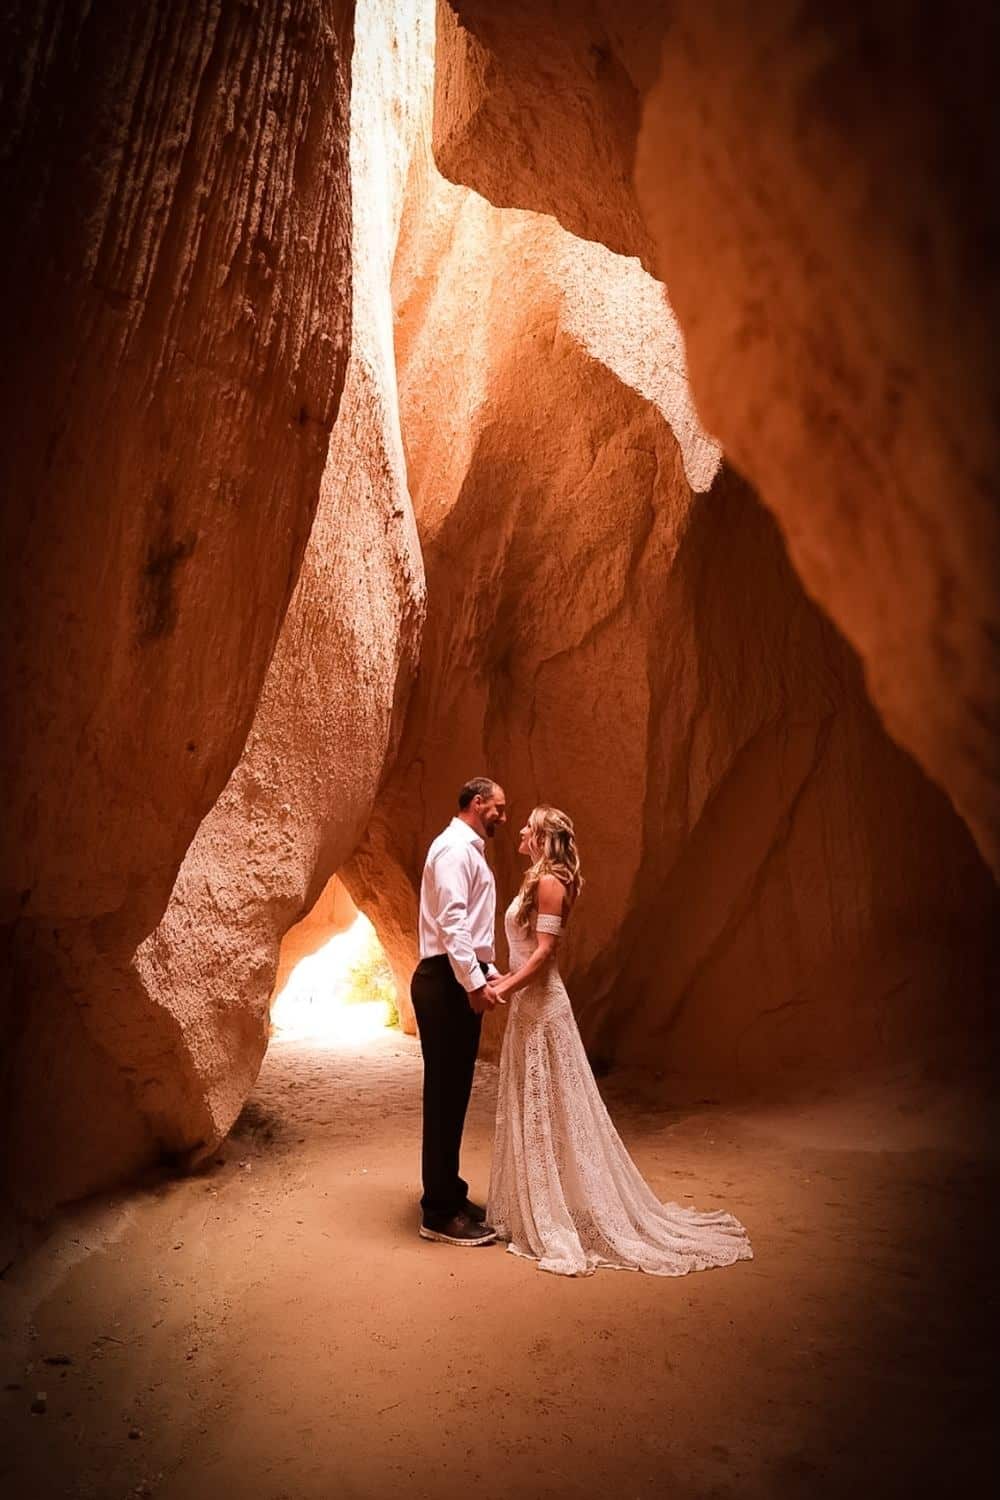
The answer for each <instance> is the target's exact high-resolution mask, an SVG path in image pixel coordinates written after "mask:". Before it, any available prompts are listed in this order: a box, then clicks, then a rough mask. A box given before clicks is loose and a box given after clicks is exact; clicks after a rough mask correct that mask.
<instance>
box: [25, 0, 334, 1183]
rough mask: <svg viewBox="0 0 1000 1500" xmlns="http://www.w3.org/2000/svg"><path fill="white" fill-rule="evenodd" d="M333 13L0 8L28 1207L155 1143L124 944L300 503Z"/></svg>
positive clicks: (279, 604) (267, 633) (284, 588)
mask: <svg viewBox="0 0 1000 1500" xmlns="http://www.w3.org/2000/svg"><path fill="white" fill-rule="evenodd" d="M352 11H353V7H352V5H351V4H350V3H348V0H282V3H281V4H278V3H274V0H262V3H261V4H260V5H257V6H254V7H253V8H252V9H248V8H247V7H246V6H245V5H242V4H240V3H238V0H221V3H220V0H213V3H208V0H167V3H165V4H160V5H156V6H153V7H149V6H146V7H144V6H123V5H120V4H117V3H114V0H96V3H93V4H91V3H86V4H84V3H82V0H81V3H71V4H62V3H60V4H56V3H54V0H51V3H44V4H34V3H33V4H31V5H26V4H21V5H14V6H8V7H7V9H6V14H5V25H6V27H7V28H8V30H7V35H6V36H5V41H4V46H3V49H2V57H3V64H2V66H3V69H4V77H3V89H2V97H3V121H2V127H0V136H2V167H3V176H4V197H5V203H6V205H7V211H8V216H9V220H10V223H11V225H12V226H16V229H15V230H13V231H12V232H11V233H9V234H7V235H5V236H4V240H3V276H4V285H5V286H6V287H7V288H8V289H9V299H8V310H7V313H6V315H5V334H6V336H7V344H6V357H5V360H4V362H3V367H2V372H0V379H2V382H3V390H2V400H3V407H4V410H5V412H6V413H7V415H8V418H9V419H11V420H10V435H9V436H8V437H7V438H6V439H5V443H4V446H3V458H2V463H3V474H2V478H0V488H2V491H3V495H4V508H3V521H2V533H0V551H2V555H3V559H4V569H5V575H6V581H5V586H4V589H3V591H2V596H3V616H4V618H3V630H2V632H0V634H2V641H3V644H2V666H0V682H2V697H3V708H2V715H3V720H4V725H5V736H4V744H3V751H2V756H3V758H2V761H0V772H2V775H3V781H4V784H5V786H6V787H7V788H8V791H9V794H10V795H9V800H8V805H7V808H6V814H5V818H4V843H3V858H2V861H0V867H2V871H3V884H2V890H0V917H2V920H3V921H4V922H5V923H7V924H9V925H8V927H7V929H6V932H7V936H6V943H5V946H6V950H7V956H8V965H7V969H8V974H9V982H10V990H9V993H8V995H7V996H6V1004H5V1006H4V1017H5V1019H4V1023H3V1028H2V1030H3V1038H2V1039H3V1041H4V1042H5V1044H6V1045H5V1051H6V1053H7V1057H8V1067H7V1069H6V1070H5V1076H4V1080H3V1081H4V1095H5V1103H6V1108H7V1109H8V1110H9V1111H10V1113H11V1115H12V1131H11V1133H12V1148H13V1149H12V1155H13V1156H14V1157H16V1158H17V1159H18V1170H19V1173H20V1175H21V1180H22V1183H24V1184H26V1185H27V1187H26V1191H27V1192H29V1193H30V1194H34V1195H36V1196H37V1197H38V1198H39V1199H41V1200H45V1199H48V1198H50V1197H51V1196H61V1195H65V1194H66V1193H75V1192H80V1191H84V1190H85V1189H86V1188H88V1187H89V1186H92V1185H93V1184H94V1183H96V1182H99V1181H106V1180H109V1179H111V1178H114V1177H115V1176H116V1175H119V1174H120V1173H121V1172H122V1171H125V1170H128V1169H129V1168H130V1167H132V1166H134V1165H135V1164H137V1163H138V1162H141V1161H144V1160H147V1159H148V1158H149V1156H150V1155H151V1153H153V1152H155V1151H156V1150H157V1149H158V1143H157V1140H156V1138H155V1127H151V1125H150V1122H149V1118H148V1115H147V1113H146V1110H145V1106H144V1102H143V1099H142V1095H141V1085H142V1075H143V1072H144V1070H145V1069H147V1068H148V1067H149V1066H151V1065H156V1066H159V1067H160V1069H161V1070H165V1071H167V1072H169V1071H170V1068H171V1061H170V1059H171V1057H172V1056H173V1054H174V1053H175V1052H176V1051H177V1050H181V1051H183V1050H184V1048H185V1047H186V1046H187V1045H188V1042H187V1040H185V1039H183V1038H182V1037H181V1035H180V1026H179V1022H178V1017H177V1014H176V1013H175V1012H173V1011H172V1009H171V1006H170V1004H169V1003H167V1004H165V1005H163V1006H160V1005H158V1004H156V1003H151V1002H150V1001H149V1000H146V999H144V1000H143V1002H142V1003H141V1004H140V1005H138V1006H136V1005H135V1003H134V996H133V994H132V991H131V988H130V985H129V982H128V979H127V969H128V964H129V961H130V958H131V955H132V953H133V951H134V948H135V945H136V943H137V942H138V941H139V940H140V939H141V938H142V937H143V936H144V935H145V934H146V933H147V932H148V931H149V930H150V928H151V927H152V926H153V925H154V924H155V922H156V921H157V918H158V916H159V914H160V912H161V911H162V909H163V906H164V904H165V902H166V900H167V897H168V895H169V892H170V888H171V885H172V883H173V879H174V875H175V873H176V870H177V867H178V865H179V863H180V861H181V858H182V856H183V854H184V851H185V849H186V848H187V846H188V844H189V843H190V841H191V838H192V835H193V834H194V832H195V829H196V828H197V826H198V823H199V822H200V820H201V818H202V817H203V816H204V814H205V813H206V812H207V810H208V809H209V808H210V807H211V805H212V803H213V802H214V800H215V798H216V797H217V795H218V793H219V792H220V790H221V789H222V787H223V785H224V784H225V781H226V778H227V777H228V775H229V773H230V771H231V769H232V767H233V764H234V763H235V761H236V760H237V759H238V757H239V754H240V750H241V747H242V745H243V742H244V740H245V738H246V733H247V729H248V727H249V724H250V720H251V716H252V715H253V713H254V710H255V708H256V705H257V700H258V697H259V694H260V690H261V684H262V682H263V679H264V674H265V672H266V670H267V667H268V663H269V661H270V659H271V655H272V652H273V650H274V646H275V641H276V639H277V635H278V630H279V627H280V625H281V621H282V618H283V616H284V613H285V609H286V607H287V604H288V600H289V597H290V595H291V591H292V588H293V586H294V584H295V580H296V576H297V574H298V570H299V566H300V563H301V559H302V555H303V549H304V547H305V543H306V539H307V537H308V536H309V532H310V527H311V523H312V518H313V513H314V511H315V509H316V504H317V500H318V496H319V486H320V478H321V475H322V472H323V465H324V462H325V459H326V452H327V444H328V437H329V432H330V428H331V424H332V423H333V420H334V417H335V415H336V411H337V405H338V400H339V396H340V391H341V387H342V384H343V380H344V373H345V366H346V359H347V352H348V349H347V345H348V332H349V316H350V274H351V267H350V189H349V180H348V160H347V102H348V95H347V80H346V75H345V60H346V57H347V55H348V54H349V51H350V45H351V17H352ZM137 1088H138V1090H139V1092H137ZM95 1098H100V1099H101V1101H102V1103H101V1107H100V1109H94V1108H93V1105H92V1101H93V1100H94V1099H95Z"/></svg>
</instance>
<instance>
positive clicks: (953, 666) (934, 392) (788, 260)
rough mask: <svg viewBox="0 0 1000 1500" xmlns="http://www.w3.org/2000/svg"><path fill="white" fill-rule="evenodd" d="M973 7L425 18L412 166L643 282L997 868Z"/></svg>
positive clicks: (880, 705) (697, 7)
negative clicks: (431, 164)
mask: <svg viewBox="0 0 1000 1500" xmlns="http://www.w3.org/2000/svg"><path fill="white" fill-rule="evenodd" d="M997 40H998V22H997V17H996V10H995V7H991V6H988V5H986V4H985V3H976V4H972V5H968V6H963V7H961V8H960V9H959V11H957V12H956V11H955V10H954V8H953V7H950V6H945V5H944V4H943V3H933V4H929V5H925V6H902V7H900V6H889V7H874V8H873V7H871V6H867V5H863V4H861V3H860V0H849V3H846V4H842V5H839V6H836V7H831V6H828V5H822V4H820V3H818V0H816V3H813V0H809V3H807V4H804V5H798V4H796V5H792V4H789V3H787V0H764V3H760V4H756V5H754V6H752V7H748V6H746V5H742V4H737V3H735V0H707V3H706V0H678V3H676V4H672V5H670V6H664V5H660V4H654V3H652V0H623V3H617V0H616V3H614V4H611V3H610V0H585V3H583V4H575V3H569V0H511V3H510V4H505V5H503V6H496V5H493V4H491V3H489V0H442V4H441V7H440V27H439V51H438V87H437V100H436V117H435V149H436V156H437V160H438V163H439V165H440V167H441V169H442V171H443V172H444V173H445V175H447V176H448V177H450V178H452V179H453V180H454V181H456V182H463V183H466V184H468V185H469V186H471V187H473V188H475V189H477V190H478V191H479V192H481V193H482V194H484V195H485V196H486V197H488V198H489V199H490V200H491V201H492V202H494V203H497V204H502V205H506V206H517V207H523V208H530V209H536V210H540V211H544V212H548V213H551V214H554V215H555V216H556V217H557V218H558V219H559V220H560V221H561V222H562V223H563V224H564V225H565V226H566V227H567V228H569V229H570V230H572V231H573V232H574V233H575V234H578V235H581V236H585V237H588V238H594V239H598V240H601V241H603V242H604V243H605V244H607V245H608V246H610V247H611V248H613V249H615V250H617V251H621V252H624V253H628V254H635V255H639V256H641V257H642V259H643V261H644V263H645V264H646V265H647V266H649V267H650V268H651V269H652V270H653V271H654V273H655V274H656V275H657V276H658V277H659V278H660V279H661V280H662V281H663V282H664V283H665V284H666V286H667V287H668V288H669V290H670V296H671V301H672V303H673V305H674V307H675V309H676V311H677V315H678V318H679V320H680V323H681V326H682V327H683V329H684V333H685V338H686V341H687V348H688V357H689V364H690V372H691V383H692V388H693V391H694V396H695V399H696V402H697V406H698V410H699V412H700V415H701V417H702V420H703V421H704V423H705V425H706V427H707V428H708V430H709V431H711V432H712V433H713V434H715V436H716V437H717V438H718V439H719V440H720V441H721V443H722V445H723V447H724V449H725V451H726V453H727V455H728V457H729V458H730V460H731V461H732V462H733V463H734V464H735V465H736V466H737V467H738V468H739V469H740V470H741V472H742V473H743V474H745V475H746V476H747V478H749V479H750V480H751V481H752V483H753V484H754V486H755V487H756V489H757V491H758V492H759V494H760V496H761V498H762V499H763V501H764V503H765V504H766V505H767V506H768V507H769V508H770V509H771V510H772V512H773V513H774V515H775V517H776V518H777V520H778V522H779V525H780V527H781V531H782V534H783V536H784V539H785V541H786V544H787V546H788V550H789V554H790V556H791V559H792V562H793V564H794V566H795V568H796V571H797V572H798V574H799V576H800V578H801V579H802V581H803V584H804V585H805V588H806V590H807V591H808V593H809V594H810V595H811V596H812V597H813V598H815V599H816V600H818V601H819V603H820V604H821V605H822V607H823V608H824V610H825V611H826V612H827V613H828V614H829V616H830V618H831V619H832V620H834V622H835V623H836V624H837V625H838V627H839V628H840V629H841V631H842V632H843V633H844V635H845V636H846V637H847V639H848V640H849V641H850V642H851V644H852V645H853V646H854V647H855V649H856V650H857V652H858V653H859V656H860V659H861V662H862V665H863V670H864V674H865V680H866V683H867V687H868V690H869V693H870V695H871V698H872V701H873V702H874V704H875V706H876V708H877V709H878V712H879V714H880V715H881V717H882V719H883V721H884V723H885V725H886V727H887V728H888V730H889V732H890V734H891V735H892V736H893V737H894V738H895V739H896V740H897V741H898V742H899V743H900V744H902V745H904V746H906V747H907V749H909V750H910V751H911V752H912V753H913V754H914V755H915V757H916V758H917V759H918V760H919V761H920V762H921V764H922V765H923V766H924V768H925V770H927V772H928V773H929V774H930V775H931V776H932V777H933V778H934V780H936V781H937V782H938V783H939V784H940V785H941V786H942V787H944V788H945V790H946V791H947V792H948V794H949V796H950V797H951V798H952V800H953V802H954V803H955V806H956V807H957V808H958V809H959V811H960V812H961V814H962V816H963V817H964V818H965V819H966V821H967V823H968V824H969V826H970V828H971V829H972V830H973V833H974V834H975V837H976V839H977V841H978V842H979V845H980V848H981V849H982V850H983V852H984V854H985V855H986V857H987V859H988V860H990V861H991V862H992V864H993V866H994V868H995V869H996V868H997V866H998V863H1000V789H998V783H1000V774H998V773H1000V765H998V750H997V744H998V736H997V729H998V720H1000V690H998V675H1000V674H998V664H997V639H998V635H1000V619H998V613H1000V606H998V591H997V588H996V579H997V576H998V574H1000V517H998V512H997V506H996V501H995V493H994V491H995V483H996V479H995V476H996V473H997V469H998V457H1000V455H998V448H997V423H996V400H997V389H998V379H997V356H996V342H995V339H994V337H993V332H992V330H993V328H994V327H995V325H996V322H997V313H998V310H1000V309H998V305H997V282H996V276H995V270H994V267H993V256H994V254H995V247H996V244H997V242H998V227H1000V226H998V223H997V215H998V200H997V195H996V193H995V192H994V191H993V190H992V185H991V177H992V163H993V162H994V161H995V156H996V145H997V128H996V111H995V109H994V107H993V89H994V79H993V68H992V59H993V58H994V57H995V56H996V52H997Z"/></svg>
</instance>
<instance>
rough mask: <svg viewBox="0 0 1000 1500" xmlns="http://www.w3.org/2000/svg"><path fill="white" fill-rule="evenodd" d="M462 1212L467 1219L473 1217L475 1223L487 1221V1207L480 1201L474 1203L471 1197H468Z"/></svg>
mask: <svg viewBox="0 0 1000 1500" xmlns="http://www.w3.org/2000/svg"><path fill="white" fill-rule="evenodd" d="M461 1212H462V1213H463V1214H464V1215H465V1217H466V1218H467V1219H471V1220H472V1222H473V1224H485V1223H486V1210H485V1208H483V1207H482V1206H481V1205H480V1204H478V1203H473V1202H472V1199H471V1198H466V1200H465V1202H464V1203H463V1204H462V1208H461Z"/></svg>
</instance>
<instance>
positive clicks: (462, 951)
mask: <svg viewBox="0 0 1000 1500" xmlns="http://www.w3.org/2000/svg"><path fill="white" fill-rule="evenodd" d="M506 820H507V807H506V802H505V799H504V794H503V788H502V787H500V786H498V785H497V783H496V782H495V781H493V780H491V778H490V777H488V776H477V777H475V778H474V779H473V780H472V781H467V782H466V784H465V786H463V788H462V790H461V791H460V792H459V794H458V814H457V816H455V817H454V818H452V820H451V822H450V823H449V824H448V827H447V828H446V829H445V830H444V832H443V833H440V834H438V836H437V838H436V839H435V840H434V842H433V844H431V847H430V849H429V850H428V852H427V861H426V863H425V865H424V874H423V880H422V881H421V884H420V963H419V964H418V965H417V968H416V970H415V972H414V975H413V979H412V982H411V984H410V994H411V995H412V997H413V1009H414V1011H415V1012H416V1016H417V1025H418V1026H419V1028H420V1050H421V1052H422V1053H423V1057H424V1134H423V1152H422V1167H423V1186H424V1193H423V1197H422V1198H421V1200H420V1207H421V1210H422V1222H421V1226H420V1234H421V1236H422V1237H423V1238H424V1239H425V1240H444V1241H445V1243H446V1244H449V1245H489V1244H491V1243H492V1242H493V1241H494V1240H495V1239H496V1233H495V1231H494V1230H492V1229H489V1228H488V1227H487V1225H486V1211H485V1209H483V1208H481V1207H480V1206H479V1205H478V1204H476V1203H470V1201H469V1188H468V1184H467V1183H466V1182H464V1181H463V1179H462V1178H461V1177H460V1176H459V1173H458V1154H459V1149H460V1147H461V1144H462V1128H463V1126H464V1125H465V1112H466V1110H467V1108H468V1105H469V1095H470V1093H471V1092H472V1077H473V1073H474V1071H475V1066H476V1053H477V1052H478V1051H479V1033H480V1030H481V1028H482V1024H483V1012H484V1011H486V1010H492V1008H493V1006H494V1005H495V1004H496V996H495V994H494V993H493V990H492V988H491V987H490V985H489V983H488V980H489V977H490V975H491V974H495V973H496V969H495V968H494V965H493V958H494V952H493V928H494V922H495V920H496V885H495V882H494V880H493V872H492V871H491V869H490V867H489V865H488V864H487V863H486V854H485V849H486V840H487V839H491V838H492V837H493V835H494V834H495V833H496V830H497V828H498V827H499V826H500V824H501V823H504V822H506Z"/></svg>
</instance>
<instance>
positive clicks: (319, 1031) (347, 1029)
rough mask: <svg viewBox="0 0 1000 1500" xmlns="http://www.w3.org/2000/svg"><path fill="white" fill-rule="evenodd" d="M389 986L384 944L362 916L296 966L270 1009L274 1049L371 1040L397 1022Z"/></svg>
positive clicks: (331, 1045) (335, 1044) (362, 914)
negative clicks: (283, 1044) (291, 1044)
mask: <svg viewBox="0 0 1000 1500" xmlns="http://www.w3.org/2000/svg"><path fill="white" fill-rule="evenodd" d="M390 986H391V980H390V979H389V978H388V968H387V965H386V963H385V957H384V954H383V952H382V945H381V944H380V943H379V940H378V937H377V936H376V933H375V929H374V927H373V926H372V924H371V922H369V920H368V918H367V917H366V916H365V915H364V913H363V912H358V914H357V916H356V917H355V919H354V921H353V922H352V923H351V925H350V927H348V928H347V929H346V930H345V931H343V932H338V933H336V934H335V935H334V936H333V937H331V938H329V939H328V941H327V942H325V943H324V944H323V946H322V947H321V948H319V949H317V951H316V952H315V953H310V954H307V955H306V957H304V958H302V959H300V960H299V962H298V963H297V964H296V965H295V967H294V969H293V970H292V972H291V974H290V975H289V976H288V979H287V981H286V983H285V985H284V988H283V989H282V990H281V993H280V994H279V995H278V996H277V997H276V999H275V1001H274V1004H273V1006H272V1007H271V1024H272V1026H273V1027H274V1035H273V1036H272V1039H271V1045H272V1046H274V1045H276V1044H277V1043H278V1042H310V1043H312V1044H313V1045H315V1046H319V1047H334V1046H339V1045H345V1044H347V1045H352V1044H357V1043H361V1042H367V1041H371V1040H372V1039H373V1038H374V1037H376V1036H379V1035H381V1033H382V1032H383V1031H384V1030H385V1028H386V1027H387V1026H391V1025H392V1024H394V1022H395V1019H396V1016H395V1006H394V1004H393V1000H392V998H391V994H390Z"/></svg>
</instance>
